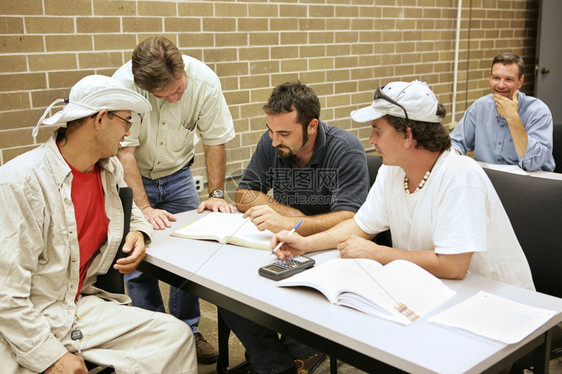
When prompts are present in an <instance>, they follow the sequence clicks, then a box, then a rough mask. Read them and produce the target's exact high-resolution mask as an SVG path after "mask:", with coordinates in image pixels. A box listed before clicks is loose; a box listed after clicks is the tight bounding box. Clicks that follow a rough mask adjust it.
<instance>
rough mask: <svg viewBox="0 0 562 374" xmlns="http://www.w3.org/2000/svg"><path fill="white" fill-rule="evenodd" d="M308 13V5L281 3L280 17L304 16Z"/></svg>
mask: <svg viewBox="0 0 562 374" xmlns="http://www.w3.org/2000/svg"><path fill="white" fill-rule="evenodd" d="M307 14H308V9H307V6H306V5H296V4H295V5H293V4H281V5H279V16H280V17H295V16H297V17H302V16H306V15H307ZM315 17H316V16H315Z"/></svg>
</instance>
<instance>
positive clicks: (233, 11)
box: [214, 1, 248, 17]
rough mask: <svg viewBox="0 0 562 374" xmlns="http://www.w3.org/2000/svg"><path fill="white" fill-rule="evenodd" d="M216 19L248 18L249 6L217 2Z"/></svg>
mask: <svg viewBox="0 0 562 374" xmlns="http://www.w3.org/2000/svg"><path fill="white" fill-rule="evenodd" d="M214 5H215V17H247V16H248V5H246V4H236V3H234V4H232V3H222V2H218V1H217V2H215V3H214Z"/></svg>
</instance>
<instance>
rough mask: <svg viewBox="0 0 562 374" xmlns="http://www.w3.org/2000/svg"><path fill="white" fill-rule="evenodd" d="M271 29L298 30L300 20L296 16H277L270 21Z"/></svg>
mask: <svg viewBox="0 0 562 374" xmlns="http://www.w3.org/2000/svg"><path fill="white" fill-rule="evenodd" d="M269 29H270V31H286V30H298V29H299V20H298V19H294V18H277V19H271V20H270V21H269Z"/></svg>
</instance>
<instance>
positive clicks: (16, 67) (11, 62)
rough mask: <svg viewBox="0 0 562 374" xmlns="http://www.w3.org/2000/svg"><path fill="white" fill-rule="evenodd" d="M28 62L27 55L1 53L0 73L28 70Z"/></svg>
mask: <svg viewBox="0 0 562 374" xmlns="http://www.w3.org/2000/svg"><path fill="white" fill-rule="evenodd" d="M26 70H27V64H26V59H25V56H22V55H12V56H10V55H4V56H2V55H0V73H9V72H17V71H26Z"/></svg>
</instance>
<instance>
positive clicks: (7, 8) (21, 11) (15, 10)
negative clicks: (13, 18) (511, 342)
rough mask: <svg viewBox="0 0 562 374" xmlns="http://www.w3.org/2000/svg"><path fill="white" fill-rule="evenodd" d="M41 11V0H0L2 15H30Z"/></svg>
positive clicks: (0, 12)
mask: <svg viewBox="0 0 562 374" xmlns="http://www.w3.org/2000/svg"><path fill="white" fill-rule="evenodd" d="M42 13H43V0H26V1H15V0H4V1H0V14H2V15H30V14H42Z"/></svg>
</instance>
